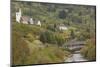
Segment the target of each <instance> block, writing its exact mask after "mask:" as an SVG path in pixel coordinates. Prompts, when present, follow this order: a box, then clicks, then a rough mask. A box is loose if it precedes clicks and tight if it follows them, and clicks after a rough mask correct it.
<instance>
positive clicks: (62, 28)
mask: <svg viewBox="0 0 100 67" xmlns="http://www.w3.org/2000/svg"><path fill="white" fill-rule="evenodd" d="M58 28H59V30H61V31H62V30H67V29H68V28H67V26H65V25H64V24H60V25H59V27H58Z"/></svg>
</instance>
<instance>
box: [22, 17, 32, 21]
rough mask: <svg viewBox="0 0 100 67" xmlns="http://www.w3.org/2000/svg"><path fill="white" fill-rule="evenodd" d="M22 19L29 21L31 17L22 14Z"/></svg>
mask: <svg viewBox="0 0 100 67" xmlns="http://www.w3.org/2000/svg"><path fill="white" fill-rule="evenodd" d="M21 20H22V21H27V22H29V20H30V17H29V16H22V17H21Z"/></svg>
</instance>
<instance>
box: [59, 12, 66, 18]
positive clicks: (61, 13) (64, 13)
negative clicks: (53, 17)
mask: <svg viewBox="0 0 100 67" xmlns="http://www.w3.org/2000/svg"><path fill="white" fill-rule="evenodd" d="M59 18H61V19H65V18H66V12H65V11H64V10H62V11H60V12H59Z"/></svg>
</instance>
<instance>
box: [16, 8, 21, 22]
mask: <svg viewBox="0 0 100 67" xmlns="http://www.w3.org/2000/svg"><path fill="white" fill-rule="evenodd" d="M21 17H22V13H21V9H19V11H18V12H16V22H18V23H20V20H21Z"/></svg>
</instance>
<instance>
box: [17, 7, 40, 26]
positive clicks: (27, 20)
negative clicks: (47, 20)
mask: <svg viewBox="0 0 100 67" xmlns="http://www.w3.org/2000/svg"><path fill="white" fill-rule="evenodd" d="M16 22H18V23H23V24H34V25H38V26H41V22H40V20H33V18H31V17H29V16H22V12H21V9H19V12H16Z"/></svg>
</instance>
